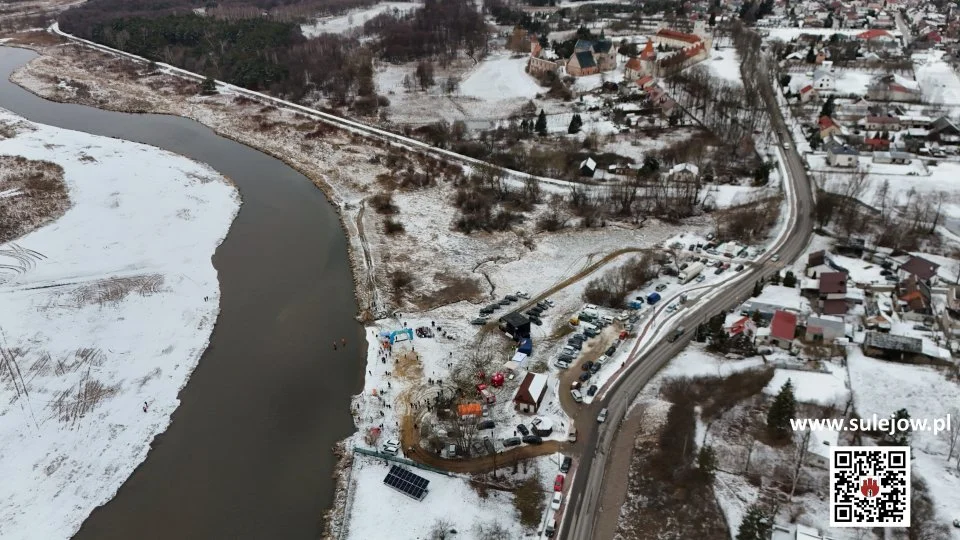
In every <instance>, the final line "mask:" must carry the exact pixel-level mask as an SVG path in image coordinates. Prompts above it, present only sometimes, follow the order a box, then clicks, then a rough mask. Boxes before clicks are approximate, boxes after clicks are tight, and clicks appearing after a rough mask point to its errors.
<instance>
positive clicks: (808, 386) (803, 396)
mask: <svg viewBox="0 0 960 540" xmlns="http://www.w3.org/2000/svg"><path fill="white" fill-rule="evenodd" d="M824 368H825V369H827V371H829V373H819V372H815V371H801V370H794V369H777V370H776V371H774V372H773V379H770V383H769V384H767V387H766V388H764V389H763V391H764V392H765V393H767V394H768V395H771V396H776V395H777V394H778V393H779V392H780V388H781V387H782V386H783V385H784V384H786V382H787V380H789V381H790V384H792V385H793V388H794V391H793V395H794V396H795V397H796V398H797V401H799V402H801V403H816V404H818V405H825V406H829V405H837V406H839V407H841V408H842V407H843V404H844V403H846V400H847V396H848V395H849V391H848V390H847V386H846V379H847V376H846V372H844V371H843V369H842V368H839V367H837V366H834V365H833V364H829V363H825V364H824Z"/></svg>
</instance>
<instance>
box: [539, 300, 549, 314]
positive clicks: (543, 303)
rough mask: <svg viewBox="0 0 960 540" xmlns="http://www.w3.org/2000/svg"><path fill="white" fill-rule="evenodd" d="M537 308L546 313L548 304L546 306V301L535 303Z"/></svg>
mask: <svg viewBox="0 0 960 540" xmlns="http://www.w3.org/2000/svg"><path fill="white" fill-rule="evenodd" d="M537 307H538V308H540V309H542V310H544V311H546V310H547V309H548V308H549V307H550V304H548V303H547V302H546V300H541V301H539V302H537Z"/></svg>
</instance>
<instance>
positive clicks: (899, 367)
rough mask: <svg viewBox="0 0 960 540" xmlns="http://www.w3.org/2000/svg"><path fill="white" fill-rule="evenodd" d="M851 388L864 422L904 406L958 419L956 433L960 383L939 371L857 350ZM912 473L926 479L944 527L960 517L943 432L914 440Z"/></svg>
mask: <svg viewBox="0 0 960 540" xmlns="http://www.w3.org/2000/svg"><path fill="white" fill-rule="evenodd" d="M847 362H848V369H849V371H850V385H851V389H852V390H853V392H854V400H855V406H856V410H857V413H858V414H859V415H860V416H861V417H864V418H870V417H871V416H872V415H874V414H876V415H877V416H879V417H884V416H889V415H891V414H893V413H894V412H896V411H897V410H899V409H901V408H905V409H907V411H908V412H909V413H910V417H911V418H914V419H918V420H919V419H929V420H930V421H932V420H933V419H935V418H943V417H944V416H946V415H947V414H948V413H951V414H952V415H954V418H953V423H954V429H956V427H955V426H956V421H957V418H956V415H957V407H958V405H960V403H958V402H957V391H958V388H957V383H956V382H955V381H949V380H947V378H946V377H945V376H944V374H943V373H941V372H940V371H937V370H936V369H933V368H929V367H922V366H912V365H908V364H898V363H894V362H885V361H883V360H877V359H874V358H868V357H866V356H864V355H863V353H862V352H861V351H860V349H859V348H858V347H854V348H851V349H850V351H849V357H848V360H847ZM910 446H911V448H912V450H913V456H914V458H915V460H914V461H913V474H914V475H919V476H922V477H923V479H924V480H926V481H927V483H928V487H929V490H930V495H931V498H932V499H933V501H934V507H935V508H936V510H937V518H938V519H939V520H940V521H942V522H945V523H949V522H950V521H952V520H954V519H956V518H957V517H960V516H958V515H957V508H960V477H958V474H960V473H958V472H957V471H956V467H955V466H954V465H951V464H948V463H947V460H946V457H947V452H948V442H947V440H946V437H945V435H944V434H942V433H941V434H940V435H939V436H934V434H933V433H932V432H915V433H913V435H912V436H911V441H910ZM951 529H952V530H951V533H952V535H953V536H952V537H953V538H960V530H958V529H954V528H951Z"/></svg>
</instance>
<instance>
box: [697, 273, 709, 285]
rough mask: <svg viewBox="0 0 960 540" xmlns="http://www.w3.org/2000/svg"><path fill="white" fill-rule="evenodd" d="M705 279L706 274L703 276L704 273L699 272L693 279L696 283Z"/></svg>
mask: <svg viewBox="0 0 960 540" xmlns="http://www.w3.org/2000/svg"><path fill="white" fill-rule="evenodd" d="M705 279H707V276H705V275H703V274H700V275H699V276H697V279H696V280H695V281H696V282H697V283H703V280H705Z"/></svg>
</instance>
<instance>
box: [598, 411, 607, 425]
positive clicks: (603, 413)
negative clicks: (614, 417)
mask: <svg viewBox="0 0 960 540" xmlns="http://www.w3.org/2000/svg"><path fill="white" fill-rule="evenodd" d="M606 421H607V408H606V407H604V408H602V409H600V414H598V415H597V422H599V423H601V424H602V423H604V422H606Z"/></svg>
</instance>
